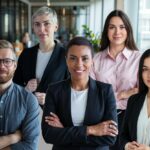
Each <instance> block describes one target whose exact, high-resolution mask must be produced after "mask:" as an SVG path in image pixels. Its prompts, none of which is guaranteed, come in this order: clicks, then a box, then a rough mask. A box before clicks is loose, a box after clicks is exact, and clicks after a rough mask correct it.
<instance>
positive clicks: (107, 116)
mask: <svg viewBox="0 0 150 150" xmlns="http://www.w3.org/2000/svg"><path fill="white" fill-rule="evenodd" d="M92 50H93V48H92V46H91V44H90V42H89V41H88V40H87V39H85V38H83V37H75V38H74V39H72V40H71V41H70V42H69V44H68V47H67V54H66V61H67V66H68V69H69V72H70V74H71V78H70V79H68V80H64V81H62V82H59V83H56V84H53V85H50V86H49V88H48V90H47V94H46V103H45V105H44V112H43V119H42V134H43V137H44V139H45V141H46V142H47V143H52V144H53V145H54V146H53V150H109V146H110V145H113V144H114V142H115V139H116V135H117V134H118V130H117V123H116V122H117V113H116V104H115V98H114V93H113V90H112V86H111V85H110V84H105V83H102V82H99V81H95V80H93V79H92V78H90V77H89V71H90V69H91V65H92V63H93V61H92V54H93V52H92Z"/></svg>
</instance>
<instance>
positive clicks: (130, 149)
mask: <svg viewBox="0 0 150 150" xmlns="http://www.w3.org/2000/svg"><path fill="white" fill-rule="evenodd" d="M138 147H139V144H138V143H137V142H136V141H132V142H128V143H127V144H126V145H125V150H137V148H138Z"/></svg>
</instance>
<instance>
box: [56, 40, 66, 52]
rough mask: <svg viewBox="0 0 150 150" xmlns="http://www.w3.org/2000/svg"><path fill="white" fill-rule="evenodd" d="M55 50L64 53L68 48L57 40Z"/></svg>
mask: <svg viewBox="0 0 150 150" xmlns="http://www.w3.org/2000/svg"><path fill="white" fill-rule="evenodd" d="M55 50H58V51H60V52H62V53H64V52H65V51H66V48H65V47H64V46H63V45H62V44H61V43H59V42H57V41H55Z"/></svg>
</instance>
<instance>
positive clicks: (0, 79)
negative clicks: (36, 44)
mask: <svg viewBox="0 0 150 150" xmlns="http://www.w3.org/2000/svg"><path fill="white" fill-rule="evenodd" d="M4 60H5V62H4ZM16 67H17V64H16V61H15V60H14V58H13V53H12V51H11V50H10V49H9V48H2V49H0V84H4V83H7V82H8V81H9V80H11V79H12V78H13V75H14V72H15V70H16Z"/></svg>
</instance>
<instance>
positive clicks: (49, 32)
mask: <svg viewBox="0 0 150 150" xmlns="http://www.w3.org/2000/svg"><path fill="white" fill-rule="evenodd" d="M57 28H58V25H57V23H55V22H53V18H52V15H50V14H43V15H39V16H37V17H35V18H34V20H33V30H34V33H35V34H36V36H37V37H38V38H39V41H40V43H44V42H47V41H54V32H56V31H57Z"/></svg>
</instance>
